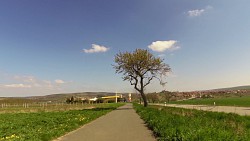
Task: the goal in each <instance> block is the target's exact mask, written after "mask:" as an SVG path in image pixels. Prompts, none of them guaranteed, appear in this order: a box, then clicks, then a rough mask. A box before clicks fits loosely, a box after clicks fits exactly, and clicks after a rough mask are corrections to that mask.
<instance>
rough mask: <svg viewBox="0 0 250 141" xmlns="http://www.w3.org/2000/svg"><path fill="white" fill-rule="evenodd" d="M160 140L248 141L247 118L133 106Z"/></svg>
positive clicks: (248, 122) (248, 127)
mask: <svg viewBox="0 0 250 141" xmlns="http://www.w3.org/2000/svg"><path fill="white" fill-rule="evenodd" d="M134 108H135V109H136V111H137V113H138V114H139V115H140V116H141V118H142V119H143V120H144V121H145V122H146V124H147V125H148V127H149V128H150V129H152V130H153V132H154V134H155V136H156V137H157V139H158V140H161V141H168V140H169V141H229V140H230V141H239V140H241V141H248V140H250V117H249V116H239V115H236V114H232V113H230V114H226V113H216V112H205V111H198V110H191V109H182V108H173V107H162V106H150V107H148V108H145V107H143V106H142V105H138V104H134Z"/></svg>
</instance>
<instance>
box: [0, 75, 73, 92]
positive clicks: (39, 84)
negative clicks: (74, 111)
mask: <svg viewBox="0 0 250 141" xmlns="http://www.w3.org/2000/svg"><path fill="white" fill-rule="evenodd" d="M9 81H10V82H11V83H10V84H1V85H0V87H1V88H44V89H46V88H49V89H53V88H58V86H60V85H58V84H66V83H68V82H66V81H64V80H61V79H56V80H54V81H50V80H41V79H38V78H36V77H35V76H20V75H15V76H10V77H9Z"/></svg>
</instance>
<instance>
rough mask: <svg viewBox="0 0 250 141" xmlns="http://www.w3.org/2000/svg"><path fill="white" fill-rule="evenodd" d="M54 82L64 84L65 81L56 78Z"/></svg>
mask: <svg viewBox="0 0 250 141" xmlns="http://www.w3.org/2000/svg"><path fill="white" fill-rule="evenodd" d="M55 83H56V84H64V83H66V82H64V81H63V80H60V79H57V80H55Z"/></svg>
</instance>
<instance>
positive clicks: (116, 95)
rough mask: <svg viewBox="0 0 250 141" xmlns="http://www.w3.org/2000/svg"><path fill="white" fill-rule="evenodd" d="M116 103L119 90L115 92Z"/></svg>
mask: <svg viewBox="0 0 250 141" xmlns="http://www.w3.org/2000/svg"><path fill="white" fill-rule="evenodd" d="M115 103H117V91H116V92H115Z"/></svg>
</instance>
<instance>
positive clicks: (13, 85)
mask: <svg viewBox="0 0 250 141" xmlns="http://www.w3.org/2000/svg"><path fill="white" fill-rule="evenodd" d="M3 87H5V88H31V87H32V86H31V85H26V84H7V85H3Z"/></svg>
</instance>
